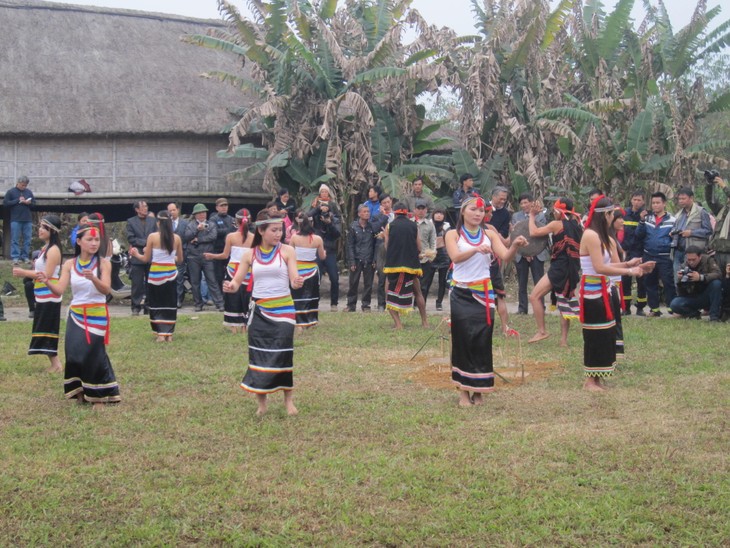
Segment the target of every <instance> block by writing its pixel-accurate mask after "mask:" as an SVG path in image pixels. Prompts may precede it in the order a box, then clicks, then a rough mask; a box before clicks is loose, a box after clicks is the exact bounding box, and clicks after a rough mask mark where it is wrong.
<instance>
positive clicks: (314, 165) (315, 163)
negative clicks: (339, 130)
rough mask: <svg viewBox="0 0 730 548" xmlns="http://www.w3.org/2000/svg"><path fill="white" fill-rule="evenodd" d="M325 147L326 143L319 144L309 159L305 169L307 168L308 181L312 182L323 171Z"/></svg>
mask: <svg viewBox="0 0 730 548" xmlns="http://www.w3.org/2000/svg"><path fill="white" fill-rule="evenodd" d="M327 145H328V144H327V142H326V141H324V142H322V143H320V144H319V147H317V150H315V151H314V152H313V153H312V155H311V156H310V157H309V165H308V166H307V167H308V168H309V180H310V181H314V180H315V179H316V178H317V177H319V176H320V175H322V174H323V173H324V171H325V165H326V164H327V148H328V146H327Z"/></svg>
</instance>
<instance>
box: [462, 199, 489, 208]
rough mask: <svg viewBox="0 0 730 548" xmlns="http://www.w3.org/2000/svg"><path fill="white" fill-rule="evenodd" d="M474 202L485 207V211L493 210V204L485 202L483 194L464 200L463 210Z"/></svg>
mask: <svg viewBox="0 0 730 548" xmlns="http://www.w3.org/2000/svg"><path fill="white" fill-rule="evenodd" d="M472 203H473V204H475V205H476V206H477V207H483V208H484V210H485V211H491V210H492V204H490V203H487V202H485V201H484V198H482V197H481V196H472V197H471V198H467V199H466V200H464V201H463V202H462V203H461V210H462V211H464V208H465V207H466V206H468V205H469V204H472Z"/></svg>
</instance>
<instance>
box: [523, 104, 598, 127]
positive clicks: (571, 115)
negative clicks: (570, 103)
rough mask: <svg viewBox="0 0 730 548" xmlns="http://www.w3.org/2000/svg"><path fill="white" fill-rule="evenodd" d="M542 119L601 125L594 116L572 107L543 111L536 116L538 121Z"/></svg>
mask: <svg viewBox="0 0 730 548" xmlns="http://www.w3.org/2000/svg"><path fill="white" fill-rule="evenodd" d="M543 118H547V119H548V120H562V119H565V118H568V119H570V120H575V121H578V122H589V123H591V124H600V123H601V119H600V118H599V117H598V116H596V115H595V114H592V113H590V112H588V111H586V110H582V109H580V108H572V107H560V108H551V109H548V110H544V111H543V112H541V113H540V114H538V115H537V119H538V120H540V119H543Z"/></svg>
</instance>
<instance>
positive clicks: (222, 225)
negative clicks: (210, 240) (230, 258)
mask: <svg viewBox="0 0 730 548" xmlns="http://www.w3.org/2000/svg"><path fill="white" fill-rule="evenodd" d="M208 222H209V223H213V224H215V228H216V237H215V238H216V239H215V244H214V245H213V253H220V252H221V251H223V249H224V248H225V247H226V236H228V235H229V234H230V233H231V232H235V231H236V220H235V219H234V218H233V217H231V216H230V215H218V213H213V215H211V216H210V217H209V218H208Z"/></svg>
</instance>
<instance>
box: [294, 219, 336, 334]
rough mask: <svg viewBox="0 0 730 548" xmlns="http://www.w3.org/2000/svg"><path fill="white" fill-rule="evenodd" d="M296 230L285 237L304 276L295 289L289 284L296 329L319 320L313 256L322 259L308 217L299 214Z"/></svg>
mask: <svg viewBox="0 0 730 548" xmlns="http://www.w3.org/2000/svg"><path fill="white" fill-rule="evenodd" d="M298 224H299V228H298V229H297V232H296V233H295V234H294V235H293V236H292V237H291V239H290V240H289V245H291V246H292V247H293V248H294V252H295V254H296V257H297V271H298V272H299V275H300V276H301V277H302V279H303V280H304V285H302V287H300V288H299V289H294V288H292V292H291V295H292V298H293V299H294V308H295V309H296V320H297V331H298V332H300V333H301V331H302V330H303V329H306V328H309V327H314V326H315V325H317V323H318V322H319V268H318V267H317V258H319V260H320V261H324V259H325V257H326V255H327V254H326V252H325V250H324V242H323V241H322V238H321V237H320V236H317V235H316V234H315V233H314V227H313V226H312V222H311V221H310V220H309V217H307V216H306V215H302V217H301V219H300V220H299V223H298Z"/></svg>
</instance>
